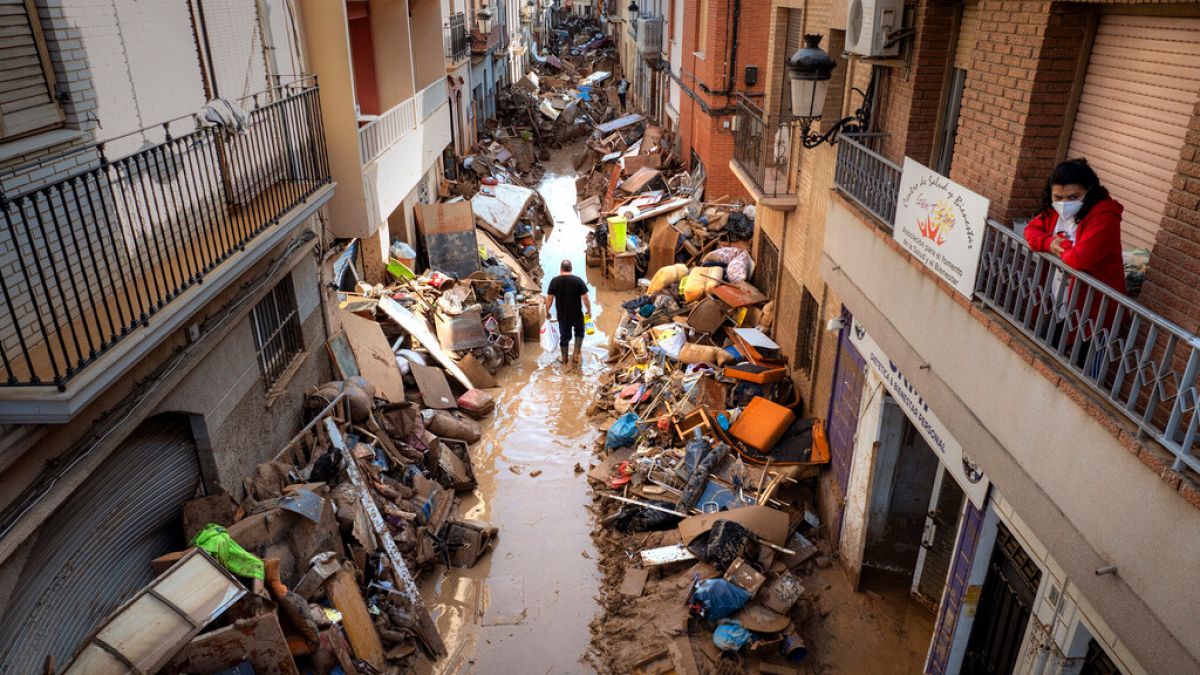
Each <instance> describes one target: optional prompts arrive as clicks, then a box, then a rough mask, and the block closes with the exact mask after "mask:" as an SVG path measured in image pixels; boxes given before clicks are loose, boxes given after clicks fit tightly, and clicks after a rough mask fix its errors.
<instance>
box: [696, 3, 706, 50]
mask: <svg viewBox="0 0 1200 675" xmlns="http://www.w3.org/2000/svg"><path fill="white" fill-rule="evenodd" d="M707 49H708V0H700V23H699V24H698V25H697V26H696V53H697V54H698V55H699V56H700V57H701V58H704V52H705V51H707Z"/></svg>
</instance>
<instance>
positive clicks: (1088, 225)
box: [1025, 197, 1127, 294]
mask: <svg viewBox="0 0 1200 675" xmlns="http://www.w3.org/2000/svg"><path fill="white" fill-rule="evenodd" d="M1124 212H1125V207H1124V206H1121V202H1118V201H1117V200H1115V199H1113V198H1111V197H1108V198H1106V199H1103V200H1101V201H1099V202H1096V204H1095V205H1093V206H1092V208H1091V210H1090V211H1088V213H1087V215H1086V216H1084V218H1083V219H1082V220H1080V221H1079V222H1078V223H1076V227H1075V243H1074V244H1072V243H1071V242H1070V241H1066V242H1064V243H1063V252H1062V261H1063V262H1064V263H1066V265H1067V267H1070V268H1072V269H1076V270H1079V271H1080V272H1083V273H1085V274H1089V275H1091V276H1093V277H1096V278H1097V279H1099V280H1100V281H1102V282H1104V283H1105V284H1106V285H1107V286H1109V287H1110V288H1112V289H1113V290H1116V291H1120V292H1121V293H1122V294H1124V293H1126V292H1127V290H1126V288H1125V261H1124V259H1123V258H1122V257H1121V214H1122V213H1124ZM1057 223H1058V212H1057V211H1054V210H1049V211H1043V212H1042V213H1039V214H1038V215H1037V216H1035V217H1034V219H1033V220H1031V221H1029V225H1026V226H1025V241H1027V242H1029V248H1031V249H1033V250H1035V251H1037V252H1039V253H1048V252H1049V251H1050V242H1051V241H1052V240H1053V239H1054V226H1055V225H1056V224H1057Z"/></svg>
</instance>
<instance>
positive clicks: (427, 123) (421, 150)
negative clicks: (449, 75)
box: [359, 80, 453, 229]
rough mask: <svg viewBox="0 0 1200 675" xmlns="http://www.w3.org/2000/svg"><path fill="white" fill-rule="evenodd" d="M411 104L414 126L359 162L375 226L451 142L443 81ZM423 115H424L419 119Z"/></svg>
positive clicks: (385, 219)
mask: <svg viewBox="0 0 1200 675" xmlns="http://www.w3.org/2000/svg"><path fill="white" fill-rule="evenodd" d="M411 100H412V101H413V102H414V105H413V108H414V111H415V113H416V116H417V118H418V119H417V121H416V124H415V126H414V127H413V128H412V129H409V130H408V131H407V132H405V133H403V134H401V135H399V136H398V137H396V138H395V139H394V140H392V142H390V143H389V144H387V145H386V147H384V148H382V149H381V150H380V151H379V153H378V155H377V156H376V157H374V158H371V157H365V156H364V158H363V159H364V160H365V161H366V164H365V165H364V167H363V185H364V188H365V190H366V199H367V208H368V210H369V216H370V217H371V218H372V221H373V222H374V223H375V224H376V225H380V224H382V223H385V222H387V217H388V215H389V214H391V213H392V211H395V210H396V207H398V206H400V204H401V202H403V201H404V197H405V196H406V195H408V193H409V192H411V191H412V189H413V188H414V187H416V185H417V182H418V181H420V180H421V177H422V176H424V175H425V173H426V172H428V171H429V168H430V167H432V166H433V163H434V162H435V161H436V160H437V158H438V155H440V154H441V152H442V150H443V149H444V148H445V147H446V146H447V145H449V144H450V143H451V142H452V141H453V139H452V138H451V136H450V105H449V102H448V100H447V98H446V95H445V83H444V81H441V80H439V81H438V82H436V83H434V84H433V85H432V86H431V87H429V88H428V89H426V90H425V91H423V92H420V93H418V94H417V96H416V97H414V98H413V99H411ZM423 101H424V105H425V106H427V107H426V108H425V110H422V107H423V106H422V102H423ZM406 103H407V102H406ZM401 105H402V106H403V105H405V104H404V103H402V104H401ZM425 111H428V115H426V116H424V117H423V118H421V117H422V115H421V113H422V112H425ZM364 129H365V127H364ZM359 131H360V133H362V132H363V130H361V129H360V130H359ZM372 229H374V228H372Z"/></svg>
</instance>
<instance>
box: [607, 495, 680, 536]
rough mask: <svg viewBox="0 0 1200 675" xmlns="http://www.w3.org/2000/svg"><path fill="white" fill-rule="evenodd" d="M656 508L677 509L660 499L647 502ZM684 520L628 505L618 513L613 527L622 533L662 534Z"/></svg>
mask: <svg viewBox="0 0 1200 675" xmlns="http://www.w3.org/2000/svg"><path fill="white" fill-rule="evenodd" d="M646 503H647V504H652V505H654V506H659V507H662V508H664V509H671V510H674V509H675V505H674V504H672V503H671V502H665V501H662V500H658V499H652V500H650V501H647V502H646ZM680 520H683V519H682V518H680V517H679V516H677V515H674V514H671V513H666V512H663V511H659V510H658V509H652V508H648V507H645V506H639V505H637V504H626V505H625V506H623V507H622V508H621V510H620V511H619V512H618V513H617V517H616V522H615V523H613V526H614V527H616V528H617V529H618V530H620V531H621V532H625V533H631V532H661V531H663V530H669V529H671V528H673V527H675V526H676V525H678V524H679V521H680Z"/></svg>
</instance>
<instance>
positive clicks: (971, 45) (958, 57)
mask: <svg viewBox="0 0 1200 675" xmlns="http://www.w3.org/2000/svg"><path fill="white" fill-rule="evenodd" d="M978 39H979V0H967V2H965V3H963V10H962V18H961V19H960V20H959V23H958V41H957V43H956V44H955V45H954V67H955V68H962V69H963V70H970V69H971V58H972V56H974V54H975V43H976V42H977V41H978Z"/></svg>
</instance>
